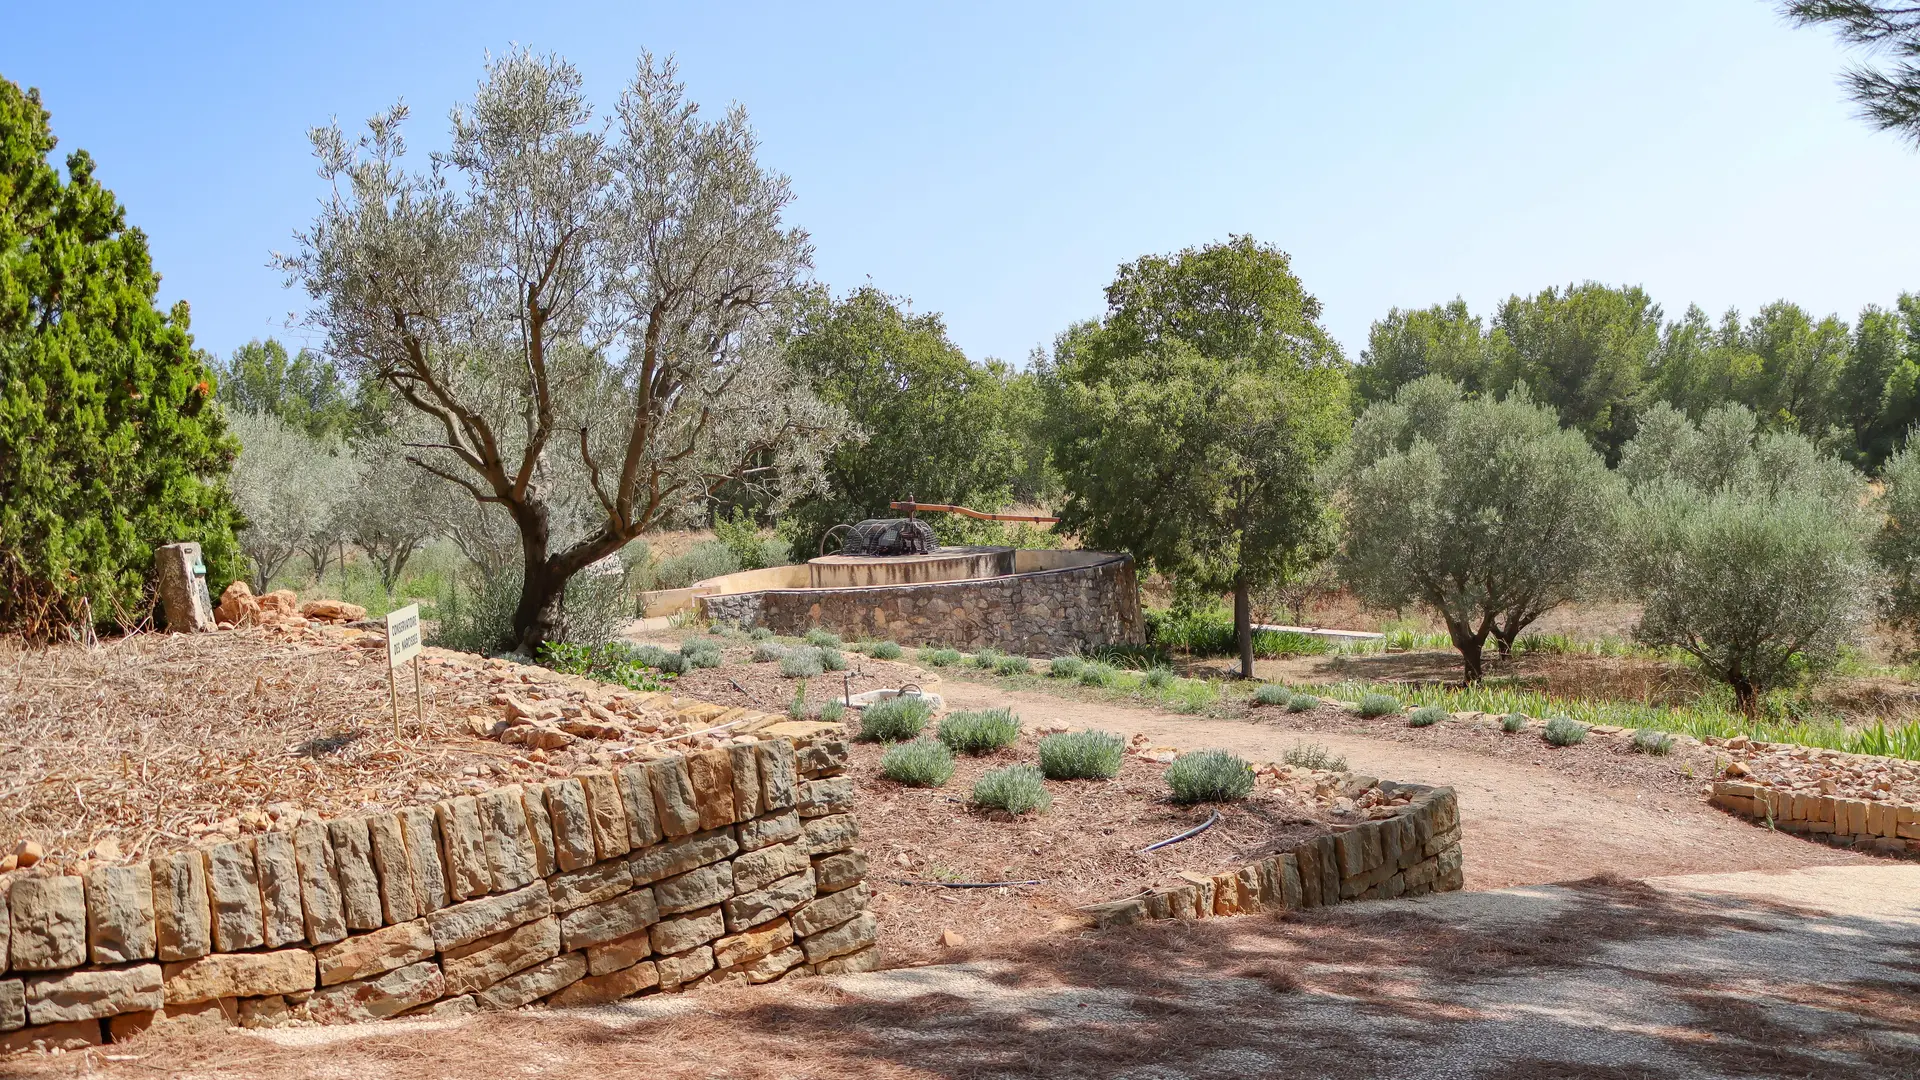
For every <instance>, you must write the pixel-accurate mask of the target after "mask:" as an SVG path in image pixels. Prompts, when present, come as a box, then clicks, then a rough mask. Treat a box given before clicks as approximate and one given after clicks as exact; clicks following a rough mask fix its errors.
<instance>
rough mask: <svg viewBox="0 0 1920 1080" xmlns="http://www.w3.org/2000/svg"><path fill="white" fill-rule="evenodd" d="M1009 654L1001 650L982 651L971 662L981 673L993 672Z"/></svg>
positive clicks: (974, 655)
mask: <svg viewBox="0 0 1920 1080" xmlns="http://www.w3.org/2000/svg"><path fill="white" fill-rule="evenodd" d="M1006 655H1007V654H1006V653H1003V652H1001V651H1000V650H999V649H981V650H980V651H979V652H977V653H974V654H973V657H972V659H971V660H970V661H969V662H970V663H972V664H973V666H974V667H977V668H979V669H980V670H981V671H992V670H993V669H994V668H995V667H996V666H997V665H998V664H999V663H1000V661H1001V659H1002V658H1004V657H1005V656H1006Z"/></svg>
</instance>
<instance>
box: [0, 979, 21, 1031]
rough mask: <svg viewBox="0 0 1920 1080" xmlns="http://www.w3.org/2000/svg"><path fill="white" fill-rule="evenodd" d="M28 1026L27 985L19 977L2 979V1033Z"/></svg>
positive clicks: (0, 1023)
mask: <svg viewBox="0 0 1920 1080" xmlns="http://www.w3.org/2000/svg"><path fill="white" fill-rule="evenodd" d="M26 1026H27V985H26V984H25V983H23V982H21V981H20V980H19V979H0V1033H5V1032H8V1031H18V1030H20V1029H21V1028H23V1027H26Z"/></svg>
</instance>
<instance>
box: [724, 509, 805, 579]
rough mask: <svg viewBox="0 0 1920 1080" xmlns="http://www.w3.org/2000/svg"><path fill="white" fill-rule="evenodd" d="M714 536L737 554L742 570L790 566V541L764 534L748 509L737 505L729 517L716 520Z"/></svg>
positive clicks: (725, 515) (735, 555)
mask: <svg viewBox="0 0 1920 1080" xmlns="http://www.w3.org/2000/svg"><path fill="white" fill-rule="evenodd" d="M713 535H714V536H715V537H717V538H718V539H719V542H720V543H722V544H725V545H726V546H727V550H728V551H731V552H733V557H734V561H736V562H738V563H739V564H740V569H742V570H763V569H765V568H767V567H769V566H782V565H785V564H786V561H787V553H788V547H789V545H788V544H787V542H786V541H783V540H781V539H779V538H778V537H771V538H770V537H763V536H761V535H760V525H759V523H758V522H756V521H754V519H753V515H752V514H750V513H748V512H747V508H746V507H744V506H736V507H734V508H733V511H732V512H731V513H728V514H719V515H716V516H715V517H714V521H713Z"/></svg>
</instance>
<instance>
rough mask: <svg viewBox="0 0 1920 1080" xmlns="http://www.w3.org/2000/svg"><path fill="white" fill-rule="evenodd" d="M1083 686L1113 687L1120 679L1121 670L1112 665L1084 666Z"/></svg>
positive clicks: (1081, 679) (1082, 673)
mask: <svg viewBox="0 0 1920 1080" xmlns="http://www.w3.org/2000/svg"><path fill="white" fill-rule="evenodd" d="M1079 678H1080V685H1081V686H1112V685H1113V684H1114V682H1115V681H1116V680H1117V679H1119V678H1120V669H1119V668H1116V667H1114V666H1113V665H1112V664H1102V663H1098V662H1096V663H1092V664H1083V665H1081V668H1080V676H1079Z"/></svg>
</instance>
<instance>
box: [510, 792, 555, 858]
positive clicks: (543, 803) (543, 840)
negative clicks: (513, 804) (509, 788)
mask: <svg viewBox="0 0 1920 1080" xmlns="http://www.w3.org/2000/svg"><path fill="white" fill-rule="evenodd" d="M520 811H521V813H524V814H525V815H526V816H527V835H528V836H529V837H531V838H532V840H533V872H534V874H535V875H537V876H539V877H552V876H553V875H554V874H555V873H557V872H558V871H559V869H560V864H559V863H557V862H554V861H553V818H552V816H550V815H549V814H548V813H547V785H545V784H530V785H528V786H527V787H524V788H522V789H520Z"/></svg>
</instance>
